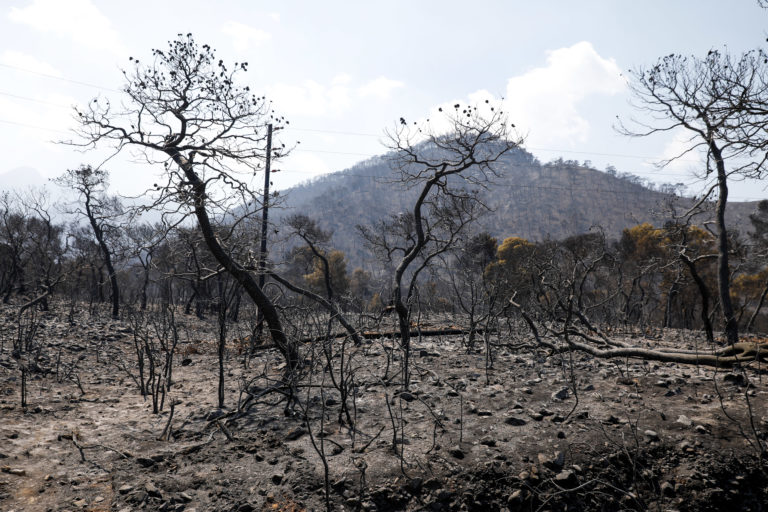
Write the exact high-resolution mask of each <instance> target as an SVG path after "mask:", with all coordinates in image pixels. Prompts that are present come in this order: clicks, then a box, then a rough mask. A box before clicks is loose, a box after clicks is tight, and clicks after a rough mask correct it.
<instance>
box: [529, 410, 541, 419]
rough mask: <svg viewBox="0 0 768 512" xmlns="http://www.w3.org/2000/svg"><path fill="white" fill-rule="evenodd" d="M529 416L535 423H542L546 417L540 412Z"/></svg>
mask: <svg viewBox="0 0 768 512" xmlns="http://www.w3.org/2000/svg"><path fill="white" fill-rule="evenodd" d="M528 416H530V417H531V419H532V420H533V421H541V420H543V419H544V416H543V415H542V414H541V413H539V412H532V413H530V414H529V415H528Z"/></svg>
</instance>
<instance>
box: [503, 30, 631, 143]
mask: <svg viewBox="0 0 768 512" xmlns="http://www.w3.org/2000/svg"><path fill="white" fill-rule="evenodd" d="M625 88H626V81H625V79H624V78H623V77H622V76H621V70H620V69H619V67H618V65H617V64H616V62H615V61H614V59H606V58H603V57H601V56H600V55H599V54H598V53H597V52H596V51H595V49H594V47H593V46H592V44H591V43H589V42H586V41H582V42H580V43H576V44H574V45H573V46H570V47H567V48H559V49H557V50H553V51H551V52H549V54H548V56H547V63H546V65H545V66H543V67H539V68H534V69H532V70H530V71H528V72H527V73H524V74H523V75H520V76H516V77H513V78H510V79H509V81H508V82H507V90H506V97H505V101H504V104H505V107H504V108H505V109H506V111H507V112H509V115H510V117H511V119H512V120H513V122H514V123H515V124H516V125H517V126H518V127H519V128H521V129H522V132H523V133H526V132H528V134H529V138H528V144H529V145H531V146H543V147H576V146H577V145H578V144H580V143H583V142H586V141H587V140H588V137H589V130H590V125H589V121H587V119H586V118H585V117H584V116H583V115H582V114H581V113H580V112H579V110H578V105H579V103H580V102H581V101H582V100H584V99H585V98H587V97H589V96H592V95H609V96H611V95H615V94H618V93H620V92H622V91H624V90H625Z"/></svg>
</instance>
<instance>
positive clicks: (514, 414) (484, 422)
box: [0, 308, 768, 512]
mask: <svg viewBox="0 0 768 512" xmlns="http://www.w3.org/2000/svg"><path fill="white" fill-rule="evenodd" d="M14 315H15V312H14V310H13V308H6V309H2V310H0V321H2V323H1V324H0V336H2V338H0V340H1V342H2V344H3V345H2V349H1V350H0V470H2V472H1V473H0V510H4V511H11V510H14V511H22V510H24V511H48V510H52V511H53V510H55V511H64V510H68V511H76V510H90V511H100V510H104V511H107V510H109V511H130V510H161V511H164V510H175V511H181V510H184V511H188V512H189V511H192V510H196V511H203V510H226V511H229V510H232V511H241V512H245V511H251V510H286V511H294V510H323V509H325V507H326V501H325V489H326V485H325V483H326V479H325V471H324V468H325V466H324V464H323V458H324V459H325V461H326V462H327V468H328V469H327V471H328V480H327V482H328V490H329V501H330V506H331V507H332V509H333V510H483V511H486V512H487V511H491V510H505V509H506V510H540V511H544V510H659V511H662V510H680V511H684V510H713V511H714V510H727V509H732V510H754V511H759V510H765V509H766V508H767V507H768V505H766V504H768V478H766V475H767V474H768V473H766V471H767V470H768V466H766V465H765V462H763V461H762V460H761V459H760V458H759V454H760V449H761V447H762V446H765V445H766V443H767V442H768V441H767V440H766V437H768V436H766V432H768V409H766V402H767V398H768V375H766V372H765V370H763V369H762V368H760V367H758V366H757V365H755V366H754V367H750V368H746V369H745V370H744V371H743V372H741V371H738V372H737V371H733V370H728V371H726V370H722V369H721V370H719V371H717V372H715V371H714V370H713V369H711V368H704V367H701V368H697V367H695V366H676V365H672V364H655V363H647V362H643V361H632V360H629V361H626V360H622V361H605V360H596V359H593V358H589V357H586V356H583V355H578V354H574V355H573V363H572V364H571V359H570V356H569V355H565V356H563V357H561V356H552V357H547V356H546V354H545V353H543V352H532V351H531V350H529V349H522V348H517V347H516V346H515V345H513V344H512V343H513V342H514V343H517V342H519V341H520V340H521V339H524V337H525V333H524V332H521V333H520V335H519V339H516V340H508V339H502V340H495V339H494V340H493V341H494V342H498V341H501V342H503V343H504V344H507V345H504V344H501V345H498V346H497V347H495V348H494V358H493V361H492V366H491V367H488V364H487V363H488V361H487V359H486V354H485V351H484V350H483V347H482V343H481V344H479V345H478V346H477V348H476V349H475V350H473V351H471V352H470V353H467V350H466V347H465V346H463V345H462V343H461V337H459V336H445V337H429V338H423V339H421V340H415V341H414V350H413V359H412V361H411V362H412V367H413V374H412V380H411V385H410V387H409V389H408V391H401V386H400V385H399V384H398V379H399V372H398V371H397V370H398V369H399V367H400V364H401V358H400V353H399V351H398V350H397V348H396V347H397V345H396V343H395V342H393V340H387V339H380V340H371V341H366V342H365V343H364V344H363V346H361V347H352V346H349V347H347V352H346V354H345V364H346V365H347V368H349V369H351V371H352V374H351V375H353V376H354V384H355V386H354V387H353V388H351V389H352V390H353V392H352V394H351V396H350V397H349V400H348V403H349V404H350V416H351V417H352V419H353V420H354V423H355V427H354V428H349V427H348V426H346V425H345V424H340V422H339V417H340V411H341V402H342V400H341V396H340V394H339V392H338V391H337V390H336V389H335V388H334V386H333V382H332V380H331V378H330V376H329V375H328V374H327V373H325V374H324V376H323V374H322V373H321V372H319V371H315V372H314V374H313V375H312V376H311V377H310V376H309V375H307V376H306V377H305V378H304V379H303V380H302V381H301V383H300V385H299V387H298V401H296V403H294V404H293V405H292V406H291V407H289V408H286V400H285V395H284V394H283V393H282V390H281V389H278V388H276V387H275V386H274V385H275V383H276V382H277V380H278V379H279V378H280V376H281V375H282V372H283V371H284V365H283V364H282V360H281V358H280V356H279V354H278V353H277V352H275V351H274V350H267V349H265V350H260V351H258V352H257V354H256V355H255V356H254V357H253V358H252V359H251V360H250V363H249V365H248V367H247V368H246V367H245V366H244V364H243V359H244V358H243V355H242V354H241V353H238V352H239V349H240V348H241V344H238V343H237V341H236V340H234V339H232V340H230V346H231V349H230V350H229V351H228V352H227V361H226V373H225V375H226V377H227V381H226V390H225V397H226V403H225V405H226V407H225V408H223V409H219V408H218V407H217V382H218V380H217V378H218V377H217V376H218V362H217V356H216V342H215V340H216V330H215V326H213V325H208V324H206V323H204V322H200V321H199V320H197V319H195V318H190V317H186V316H182V315H179V316H178V317H177V321H178V324H179V332H180V339H181V341H180V342H179V345H178V347H177V349H176V356H175V360H174V361H175V362H174V370H173V371H174V373H173V379H172V380H173V384H172V386H171V387H170V390H169V391H168V394H167V396H166V397H165V399H164V403H163V408H162V411H160V412H159V413H158V414H153V411H152V400H151V398H144V397H142V396H141V394H140V393H139V390H138V387H137V384H136V382H135V380H134V379H135V378H136V376H137V368H136V360H137V357H136V353H135V349H134V336H133V328H132V326H131V324H130V323H129V322H113V321H111V320H107V319H105V318H103V317H100V316H98V315H89V314H88V313H82V314H79V315H75V316H73V317H72V318H70V319H68V318H67V315H66V314H64V312H62V313H61V314H55V313H40V314H39V317H38V319H39V321H40V325H39V329H38V331H37V332H36V335H35V340H36V341H35V342H34V348H35V350H38V351H39V352H37V356H38V357H37V358H36V359H35V365H34V367H33V368H32V370H33V372H32V374H31V377H30V383H29V390H28V404H27V407H26V408H22V407H21V406H20V399H19V389H20V372H19V370H18V365H17V362H16V360H15V359H14V358H13V354H12V353H11V352H12V351H11V345H12V340H13V339H14V338H15V337H16V336H17V329H16V322H15V316H14ZM70 320H72V321H70ZM238 336H239V334H238V333H237V332H233V333H232V335H231V337H232V338H237V337H238ZM696 337H697V334H696V333H690V332H680V331H665V332H656V333H646V334H645V335H643V336H639V335H636V336H635V337H634V339H633V342H635V343H637V344H641V345H643V346H646V347H659V346H675V347H688V346H689V345H693V344H694V343H698V344H699V347H700V348H701V347H702V345H703V343H702V341H701V340H697V339H696ZM315 348H317V347H315ZM303 350H304V356H305V357H306V359H307V363H308V364H307V365H306V367H307V368H313V367H314V368H320V367H321V365H313V364H311V363H312V361H313V360H322V355H321V354H319V353H317V354H313V351H312V347H311V346H309V345H305V346H304V347H303ZM338 355H339V354H338V353H337V354H336V359H335V360H334V368H335V371H336V375H335V377H336V379H337V381H338V377H339V376H338V367H339V359H338ZM249 396H250V397H251V398H249ZM171 403H174V415H173V418H172V421H170V422H169V414H170V409H171V407H170V404H171ZM750 409H751V414H750ZM342 416H343V415H342ZM307 420H308V421H307ZM167 426H169V428H168V431H169V433H166V436H163V435H162V434H163V432H164V430H166V427H167ZM321 455H322V456H321Z"/></svg>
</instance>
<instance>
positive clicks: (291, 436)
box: [285, 427, 307, 441]
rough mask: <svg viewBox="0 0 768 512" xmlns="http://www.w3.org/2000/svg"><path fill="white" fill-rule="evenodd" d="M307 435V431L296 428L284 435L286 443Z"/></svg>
mask: <svg viewBox="0 0 768 512" xmlns="http://www.w3.org/2000/svg"><path fill="white" fill-rule="evenodd" d="M306 433H307V430H306V429H305V428H303V427H296V428H295V429H293V430H291V431H290V432H288V433H287V434H286V435H285V440H286V441H295V440H296V439H298V438H300V437H301V436H303V435H304V434H306Z"/></svg>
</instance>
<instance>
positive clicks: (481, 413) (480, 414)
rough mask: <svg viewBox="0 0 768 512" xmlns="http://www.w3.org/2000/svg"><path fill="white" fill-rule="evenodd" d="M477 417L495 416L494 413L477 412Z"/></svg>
mask: <svg viewBox="0 0 768 512" xmlns="http://www.w3.org/2000/svg"><path fill="white" fill-rule="evenodd" d="M477 415H478V416H482V417H486V418H487V417H488V416H493V413H492V412H491V411H477Z"/></svg>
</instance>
